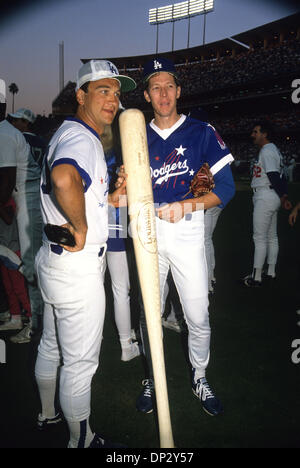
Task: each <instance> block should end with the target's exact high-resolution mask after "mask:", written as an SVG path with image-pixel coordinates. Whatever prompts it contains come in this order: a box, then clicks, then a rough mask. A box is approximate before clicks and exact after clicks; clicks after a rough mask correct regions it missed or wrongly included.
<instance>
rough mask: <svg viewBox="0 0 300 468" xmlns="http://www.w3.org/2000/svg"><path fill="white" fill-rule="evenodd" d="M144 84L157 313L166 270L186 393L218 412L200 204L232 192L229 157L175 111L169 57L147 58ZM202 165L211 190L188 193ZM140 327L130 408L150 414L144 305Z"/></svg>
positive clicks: (219, 201) (210, 132)
mask: <svg viewBox="0 0 300 468" xmlns="http://www.w3.org/2000/svg"><path fill="white" fill-rule="evenodd" d="M144 84H145V91H144V96H145V99H146V100H147V102H149V103H151V104H152V107H153V110H154V119H153V120H152V121H151V122H150V124H148V125H147V138H148V147H149V158H150V166H151V176H152V186H153V197H154V202H155V203H156V204H158V205H159V206H158V208H157V217H156V228H157V245H158V260H159V273H160V288H161V302H162V313H163V310H164V304H163V297H164V289H165V283H166V280H167V276H168V272H169V270H171V272H172V276H173V279H174V282H175V284H176V288H177V291H178V294H179V297H180V300H181V304H182V309H183V313H184V318H185V321H186V324H187V328H188V331H189V336H188V346H189V357H190V362H191V365H192V375H193V377H192V390H193V393H194V394H195V395H196V396H197V398H198V399H199V401H200V402H201V404H202V407H203V408H204V410H205V411H207V412H208V413H209V414H210V415H217V414H219V413H220V412H222V405H221V403H220V401H219V400H218V398H217V397H216V396H215V395H214V393H213V391H212V389H211V388H210V386H209V384H208V382H207V380H206V369H207V366H208V362H209V354H210V352H209V350H210V334H211V330H210V324H209V314H208V284H207V265H206V258H205V248H204V209H208V208H212V207H213V206H218V205H220V206H221V207H223V206H225V205H226V204H227V203H228V202H229V200H230V199H231V198H232V197H233V195H234V192H235V187H234V182H233V178H232V173H231V169H230V163H231V162H232V161H233V157H232V155H231V154H230V152H229V150H228V148H227V147H226V145H225V144H224V142H223V140H222V139H221V137H220V136H219V135H218V133H217V132H216V131H215V129H214V128H213V127H212V126H211V125H209V124H207V123H205V122H200V121H199V120H196V119H192V118H191V117H188V116H185V115H179V114H178V113H177V100H178V99H179V97H180V92H181V87H180V85H179V83H178V77H177V74H176V69H175V67H174V65H173V64H172V62H170V61H169V60H167V59H163V58H154V59H153V60H151V61H149V62H148V63H147V64H146V65H145V67H144ZM204 163H208V164H209V166H210V167H211V171H212V172H213V174H214V180H215V189H213V191H212V192H210V193H208V194H206V195H204V196H202V197H199V198H191V196H190V197H189V196H188V193H189V186H190V182H191V180H192V179H193V177H194V175H195V174H196V173H197V171H198V170H199V169H200V167H201V166H202V165H203V164H204ZM141 328H142V332H143V342H144V348H145V355H146V357H147V358H148V359H147V361H148V367H149V376H150V378H148V379H146V380H145V381H144V382H143V384H144V390H143V391H142V393H141V394H140V396H139V398H138V399H137V409H138V410H140V411H143V412H145V413H149V412H151V411H152V410H153V398H152V397H153V390H154V387H153V384H154V382H153V374H152V370H151V359H150V356H149V352H148V350H147V348H148V343H147V332H146V324H145V320H144V316H143V309H142V311H141ZM158 385H159V383H158Z"/></svg>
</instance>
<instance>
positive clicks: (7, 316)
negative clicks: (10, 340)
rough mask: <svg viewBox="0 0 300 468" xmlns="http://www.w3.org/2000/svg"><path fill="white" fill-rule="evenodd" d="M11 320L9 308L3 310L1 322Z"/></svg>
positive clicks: (0, 316) (0, 315)
mask: <svg viewBox="0 0 300 468" xmlns="http://www.w3.org/2000/svg"><path fill="white" fill-rule="evenodd" d="M9 320H10V312H9V310H7V311H5V312H1V314H0V322H8V321H9Z"/></svg>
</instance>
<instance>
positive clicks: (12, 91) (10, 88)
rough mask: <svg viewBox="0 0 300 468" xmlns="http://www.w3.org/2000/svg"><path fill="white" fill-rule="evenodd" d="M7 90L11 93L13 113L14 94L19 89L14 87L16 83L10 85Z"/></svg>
mask: <svg viewBox="0 0 300 468" xmlns="http://www.w3.org/2000/svg"><path fill="white" fill-rule="evenodd" d="M8 89H9V92H10V93H12V95H13V99H12V112H14V111H15V94H17V92H18V91H19V88H18V86H17V85H16V83H12V84H10V85H9V87H8Z"/></svg>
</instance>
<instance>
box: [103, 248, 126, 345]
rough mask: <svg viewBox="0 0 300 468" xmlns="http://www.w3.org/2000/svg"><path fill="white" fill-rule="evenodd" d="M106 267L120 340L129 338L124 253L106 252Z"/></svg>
mask: <svg viewBox="0 0 300 468" xmlns="http://www.w3.org/2000/svg"><path fill="white" fill-rule="evenodd" d="M106 260H107V266H108V269H109V273H110V277H111V286H112V291H113V297H114V312H115V322H116V325H117V329H118V333H119V337H120V340H124V341H128V340H129V339H130V338H131V311H130V297H129V291H130V281H129V270H128V263H127V255H126V251H121V252H107V253H106Z"/></svg>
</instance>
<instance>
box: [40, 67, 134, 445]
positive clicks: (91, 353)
mask: <svg viewBox="0 0 300 468" xmlns="http://www.w3.org/2000/svg"><path fill="white" fill-rule="evenodd" d="M134 88H135V82H134V81H133V80H132V79H131V78H129V77H126V76H122V75H119V72H118V70H117V68H116V67H115V65H113V64H112V63H111V62H109V61H105V60H92V61H90V62H87V63H86V64H84V65H83V66H82V67H81V68H80V70H79V73H78V79H77V86H76V98H77V102H78V109H77V113H76V115H75V117H74V118H69V119H66V120H65V121H64V122H63V123H62V125H61V126H60V127H59V129H58V130H57V132H56V133H55V134H54V135H53V137H52V139H51V141H50V143H49V148H48V152H47V155H46V159H45V164H44V168H43V172H42V180H41V207H42V215H43V221H44V224H45V225H46V224H52V225H56V226H59V227H65V228H67V229H68V230H69V231H70V233H71V234H72V235H73V238H74V240H75V246H68V245H62V243H59V242H54V241H53V240H51V239H50V238H49V237H48V236H46V235H44V239H43V245H42V247H41V249H40V250H39V252H38V255H37V257H36V268H37V274H38V280H39V284H40V287H41V291H42V295H43V299H44V303H45V310H44V330H43V336H42V339H41V342H40V345H39V349H38V357H37V361H36V368H35V373H36V379H37V383H38V387H39V392H40V398H41V403H42V413H41V414H40V415H39V417H38V427H39V428H40V429H43V428H45V427H47V426H49V425H51V424H52V425H53V424H56V423H57V422H59V421H60V416H59V415H57V414H56V409H55V406H54V395H55V388H56V378H57V370H58V366H59V365H60V359H61V358H62V362H63V366H62V367H61V372H60V387H59V389H60V395H59V396H60V406H61V408H62V411H63V414H64V416H65V419H66V421H67V423H68V426H69V430H70V441H69V445H68V447H69V448H88V447H89V448H102V447H114V446H119V445H118V444H117V445H114V444H113V443H109V442H108V441H107V440H105V439H104V438H103V437H101V436H99V435H96V434H94V433H93V432H92V430H91V428H90V425H89V416H90V400H91V380H92V377H93V375H94V373H95V371H96V369H97V367H98V361H99V351H100V345H101V340H102V331H103V322H104V313H105V293H104V285H103V269H104V255H105V251H106V241H107V236H108V217H107V206H108V203H112V204H113V205H116V206H117V205H118V201H119V195H121V194H124V192H125V181H124V180H123V183H122V180H119V182H120V187H119V189H118V190H117V191H115V192H114V193H112V194H108V174H107V166H106V162H105V157H104V152H103V148H102V144H101V141H100V135H101V134H102V133H103V131H104V128H105V126H106V125H110V124H111V123H112V121H113V119H114V117H115V115H116V113H117V111H118V109H119V98H120V92H121V91H129V90H131V89H134ZM47 232H48V231H47ZM50 233H51V231H50ZM50 233H49V236H50V237H51V235H50Z"/></svg>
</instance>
